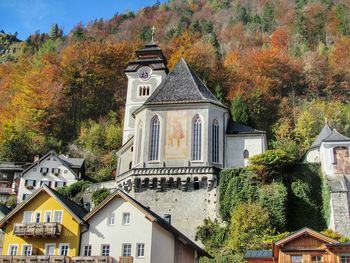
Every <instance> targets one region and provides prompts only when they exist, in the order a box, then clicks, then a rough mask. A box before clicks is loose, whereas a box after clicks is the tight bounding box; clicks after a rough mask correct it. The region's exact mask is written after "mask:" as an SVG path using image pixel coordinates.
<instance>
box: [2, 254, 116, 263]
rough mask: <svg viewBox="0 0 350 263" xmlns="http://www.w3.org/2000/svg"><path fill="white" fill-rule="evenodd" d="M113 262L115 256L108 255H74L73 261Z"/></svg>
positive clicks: (79, 262) (78, 262) (83, 262)
mask: <svg viewBox="0 0 350 263" xmlns="http://www.w3.org/2000/svg"><path fill="white" fill-rule="evenodd" d="M112 262H113V258H112V257H107V256H91V257H72V263H112ZM0 263H1V262H0Z"/></svg>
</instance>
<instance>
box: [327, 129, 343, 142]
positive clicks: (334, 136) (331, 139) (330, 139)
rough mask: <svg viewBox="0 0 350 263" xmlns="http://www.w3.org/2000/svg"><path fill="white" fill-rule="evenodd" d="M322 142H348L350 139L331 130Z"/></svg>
mask: <svg viewBox="0 0 350 263" xmlns="http://www.w3.org/2000/svg"><path fill="white" fill-rule="evenodd" d="M323 141H324V142H348V141H350V138H349V137H346V136H344V135H343V134H341V133H339V132H338V131H337V130H336V129H333V131H332V132H331V134H330V135H329V136H328V137H327V138H325V139H324V140H323Z"/></svg>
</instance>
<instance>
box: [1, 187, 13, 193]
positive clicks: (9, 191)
mask: <svg viewBox="0 0 350 263" xmlns="http://www.w3.org/2000/svg"><path fill="white" fill-rule="evenodd" d="M11 193H12V188H11V187H8V188H6V187H0V194H11Z"/></svg>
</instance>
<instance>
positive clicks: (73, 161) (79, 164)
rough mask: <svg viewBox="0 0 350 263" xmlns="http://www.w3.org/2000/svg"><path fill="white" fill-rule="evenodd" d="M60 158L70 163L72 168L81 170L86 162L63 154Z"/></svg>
mask: <svg viewBox="0 0 350 263" xmlns="http://www.w3.org/2000/svg"><path fill="white" fill-rule="evenodd" d="M59 158H60V159H61V160H63V161H65V162H66V163H68V165H69V166H70V167H72V168H81V167H82V166H83V164H84V162H85V159H83V158H69V157H67V156H65V155H63V154H60V156H59Z"/></svg>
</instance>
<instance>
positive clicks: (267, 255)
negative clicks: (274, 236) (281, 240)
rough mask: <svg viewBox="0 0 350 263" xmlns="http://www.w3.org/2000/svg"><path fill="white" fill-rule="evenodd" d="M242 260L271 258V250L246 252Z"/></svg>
mask: <svg viewBox="0 0 350 263" xmlns="http://www.w3.org/2000/svg"><path fill="white" fill-rule="evenodd" d="M244 258H272V251H271V250H248V251H247V252H246V253H245V254H244Z"/></svg>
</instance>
